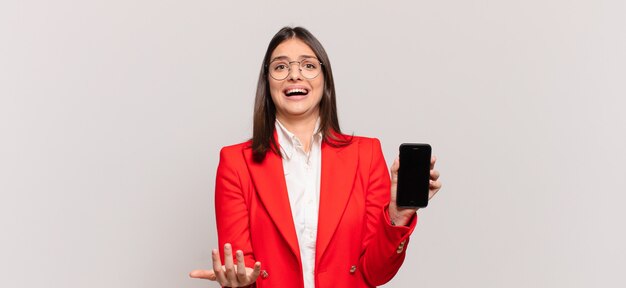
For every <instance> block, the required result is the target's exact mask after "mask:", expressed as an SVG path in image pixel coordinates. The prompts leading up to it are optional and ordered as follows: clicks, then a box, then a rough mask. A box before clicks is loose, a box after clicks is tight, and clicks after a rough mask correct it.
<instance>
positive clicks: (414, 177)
mask: <svg viewBox="0 0 626 288" xmlns="http://www.w3.org/2000/svg"><path fill="white" fill-rule="evenodd" d="M430 154H431V147H430V145H428V144H411V143H404V144H402V145H400V169H399V170H398V190H397V194H396V204H397V205H398V207H412V208H415V207H426V206H428V187H429V182H430Z"/></svg>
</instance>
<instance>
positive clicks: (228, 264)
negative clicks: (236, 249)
mask: <svg viewBox="0 0 626 288" xmlns="http://www.w3.org/2000/svg"><path fill="white" fill-rule="evenodd" d="M224 269H225V270H226V271H225V273H226V279H228V280H229V281H237V275H235V266H234V264H233V247H232V246H231V245H230V243H226V244H224Z"/></svg>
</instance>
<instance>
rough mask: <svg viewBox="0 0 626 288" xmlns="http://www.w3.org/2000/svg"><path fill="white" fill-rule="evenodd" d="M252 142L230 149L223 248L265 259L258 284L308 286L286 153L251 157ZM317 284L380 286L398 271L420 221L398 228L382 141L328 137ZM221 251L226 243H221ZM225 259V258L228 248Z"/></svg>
mask: <svg viewBox="0 0 626 288" xmlns="http://www.w3.org/2000/svg"><path fill="white" fill-rule="evenodd" d="M250 143H251V142H246V143H241V144H237V145H233V146H228V147H224V148H223V149H222V150H221V152H220V162H219V166H218V169H217V180H216V186H215V213H216V219H217V231H218V238H219V245H220V246H219V247H223V246H224V244H225V243H231V244H232V247H233V251H236V250H242V251H243V252H244V257H245V261H246V266H247V267H252V266H253V265H254V263H255V261H260V262H261V270H262V272H261V276H260V277H259V278H258V279H257V281H256V286H257V287H303V285H304V284H303V280H302V266H301V261H300V251H299V248H298V242H297V241H298V240H297V236H296V230H295V227H294V222H293V219H292V216H291V215H292V214H291V210H290V209H291V208H290V205H289V198H288V197H289V196H288V194H287V185H286V182H285V177H284V173H283V166H282V159H281V158H280V156H278V155H276V154H275V153H273V152H268V153H267V156H266V157H265V160H264V161H263V162H262V163H255V162H253V160H252V150H251V148H250ZM321 169H322V171H321V181H320V182H321V183H320V186H321V187H320V200H319V216H318V217H319V219H318V228H317V244H316V254H315V287H318V288H325V287H375V286H378V285H382V284H384V283H386V282H388V281H389V280H391V278H392V277H393V276H394V275H395V274H396V272H397V271H398V269H399V268H400V265H402V262H403V261H404V257H405V251H406V244H408V243H407V242H408V238H409V235H410V234H411V232H412V231H413V229H414V228H415V224H416V221H417V219H416V217H414V218H413V220H412V221H411V223H410V225H409V226H408V227H406V226H392V225H391V224H390V220H389V216H388V212H387V209H388V203H389V198H390V195H389V194H390V192H389V191H390V190H389V189H390V179H389V172H388V171H387V165H386V163H385V159H384V157H383V153H382V150H381V147H380V142H379V141H378V140H377V139H372V138H364V137H356V136H355V137H354V138H353V141H352V143H351V144H349V145H347V146H344V147H340V148H336V147H332V146H330V145H328V144H327V143H325V142H323V143H322V167H321ZM220 251H222V249H221V248H220ZM221 257H222V263H224V262H223V257H224V256H223V254H222V255H221Z"/></svg>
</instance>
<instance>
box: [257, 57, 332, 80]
mask: <svg viewBox="0 0 626 288" xmlns="http://www.w3.org/2000/svg"><path fill="white" fill-rule="evenodd" d="M311 59H315V62H317V63H319V64H320V73H317V75H315V77H311V78H308V77H306V76H304V74H302V66H300V65H302V61H306V60H311ZM281 60H283V59H275V60H274V61H272V62H270V63H268V64H267V65H265V69H267V74H269V75H270V77H272V79H274V80H276V81H283V80H285V79H287V78H289V74H291V65H293V63H298V72H299V73H300V75H302V77H303V78H304V79H307V80H312V79H315V78H317V76H320V74H322V70H323V69H324V63H322V62H321V61H320V60H319V59H317V58H315V57H308V58H306V59H302V60H300V61H295V60H294V61H287V65H288V68H287V75H285V77H284V78H283V79H278V78H276V77H274V76H273V75H272V71H270V65H272V63H274V62H276V61H281Z"/></svg>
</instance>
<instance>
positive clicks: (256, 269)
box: [248, 262, 261, 283]
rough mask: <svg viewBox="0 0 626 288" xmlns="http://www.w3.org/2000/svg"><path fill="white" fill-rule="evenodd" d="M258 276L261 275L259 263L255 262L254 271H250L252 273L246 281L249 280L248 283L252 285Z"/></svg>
mask: <svg viewBox="0 0 626 288" xmlns="http://www.w3.org/2000/svg"><path fill="white" fill-rule="evenodd" d="M260 274H261V262H256V263H254V270H252V273H251V274H250V278H248V280H250V283H254V282H255V281H256V279H257V278H259V275H260Z"/></svg>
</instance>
